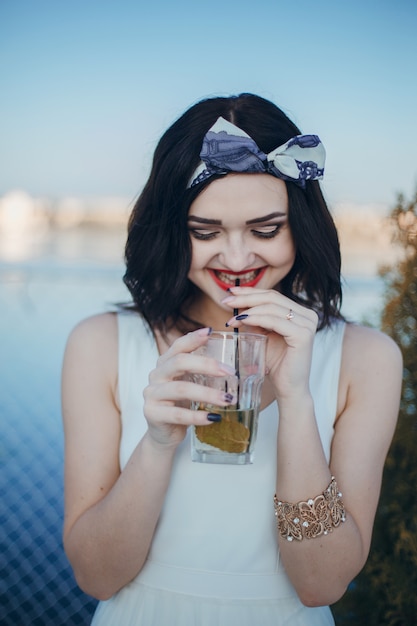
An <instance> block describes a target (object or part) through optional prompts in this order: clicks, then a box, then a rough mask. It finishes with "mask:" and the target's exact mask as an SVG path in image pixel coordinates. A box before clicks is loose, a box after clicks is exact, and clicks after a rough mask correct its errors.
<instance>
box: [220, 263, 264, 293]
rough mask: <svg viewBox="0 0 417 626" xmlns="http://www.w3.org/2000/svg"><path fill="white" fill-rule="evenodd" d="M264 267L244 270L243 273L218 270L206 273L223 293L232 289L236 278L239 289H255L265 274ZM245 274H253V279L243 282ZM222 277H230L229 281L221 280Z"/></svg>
mask: <svg viewBox="0 0 417 626" xmlns="http://www.w3.org/2000/svg"><path fill="white" fill-rule="evenodd" d="M266 269H267V268H266V266H265V267H261V268H254V269H251V270H246V271H245V272H232V271H229V270H227V271H226V270H220V269H209V270H208V271H209V272H210V274H211V277H212V278H213V280H214V282H215V283H216V284H217V285H218V286H219V287H220V288H221V289H223V290H224V291H227V290H228V289H229V287H233V286H234V285H235V281H236V278H239V280H240V286H241V287H255V285H257V284H258V283H259V281H260V280H261V278H262V277H263V275H264V274H265V272H266ZM247 274H254V276H253V278H250V279H249V280H247V281H245V278H244V276H245V275H247ZM222 276H227V277H230V279H229V280H226V279H225V278H222Z"/></svg>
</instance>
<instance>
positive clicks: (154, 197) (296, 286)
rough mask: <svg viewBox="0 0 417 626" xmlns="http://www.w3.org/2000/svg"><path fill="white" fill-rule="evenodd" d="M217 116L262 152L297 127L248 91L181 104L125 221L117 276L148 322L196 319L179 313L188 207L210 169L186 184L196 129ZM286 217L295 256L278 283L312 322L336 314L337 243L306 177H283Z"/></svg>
mask: <svg viewBox="0 0 417 626" xmlns="http://www.w3.org/2000/svg"><path fill="white" fill-rule="evenodd" d="M219 116H222V117H224V118H225V119H227V120H229V121H230V122H232V123H234V124H235V125H236V126H238V127H239V128H241V129H242V130H244V131H246V133H248V134H249V135H250V136H251V137H252V138H253V139H254V140H255V142H256V143H257V144H258V146H259V148H260V149H261V150H262V151H263V152H265V153H268V152H271V151H272V150H273V149H274V148H276V147H277V146H279V145H281V144H283V143H285V142H286V141H288V139H290V138H292V137H294V136H295V135H299V134H301V132H300V130H299V129H298V128H297V127H296V126H295V124H293V122H291V120H289V118H288V117H287V116H286V115H285V113H283V111H281V109H279V108H278V107H277V106H276V105H274V104H273V103H272V102H270V101H268V100H265V99H264V98H261V97H259V96H256V95H253V94H247V93H244V94H240V95H238V96H231V97H220V98H209V99H205V100H202V101H201V102H199V103H197V104H195V105H194V106H192V107H191V108H190V109H188V110H187V111H186V112H185V113H184V114H183V115H182V116H181V117H180V118H179V119H178V120H177V121H176V122H175V123H174V124H173V125H172V126H171V127H170V128H169V129H168V130H167V131H166V133H165V134H164V135H163V136H162V138H161V140H160V141H159V143H158V145H157V147H156V150H155V154H154V158H153V164H152V169H151V173H150V176H149V179H148V181H147V183H146V185H145V187H144V189H143V191H142V193H141V195H140V196H139V198H138V200H137V202H136V204H135V206H134V208H133V211H132V214H131V217H130V220H129V227H128V239H127V243H126V250H125V259H126V273H125V275H124V282H125V284H126V285H127V287H128V289H129V291H130V293H131V295H132V298H133V308H134V309H135V310H136V311H138V312H139V313H141V314H142V315H143V317H144V318H145V319H146V320H147V322H148V324H149V325H150V327H151V328H159V329H161V330H167V327H168V326H171V325H176V326H177V327H179V328H180V329H181V330H183V331H185V330H189V329H191V328H193V327H198V326H199V325H200V324H199V321H198V320H190V319H189V318H188V317H187V305H188V304H189V303H190V302H191V301H192V300H193V298H194V296H195V295H196V294H197V292H198V290H197V288H196V287H195V285H194V284H193V283H191V281H190V280H189V279H188V272H189V268H190V263H191V242H190V239H189V235H188V229H187V216H188V212H189V208H190V206H191V204H192V202H193V201H194V199H195V198H196V197H197V195H198V194H199V193H201V191H202V190H203V189H205V187H206V186H207V185H208V184H210V182H212V181H213V180H214V179H215V178H216V177H212V178H211V179H209V181H207V182H204V183H201V184H199V185H196V186H195V187H193V188H192V189H187V184H188V181H189V179H190V177H191V175H192V174H193V172H194V170H195V168H196V166H197V165H198V163H199V161H200V158H199V154H200V150H201V145H202V142H203V137H204V135H205V134H206V132H207V131H208V129H209V128H210V127H211V126H212V125H213V124H214V122H215V121H216V120H217V118H218V117H219ZM286 186H287V191H288V200H289V224H290V228H291V231H292V235H293V238H294V243H295V246H296V258H295V262H294V265H293V267H292V269H291V271H290V272H289V274H288V275H287V276H286V277H285V278H284V279H283V281H282V282H281V283H280V285H279V290H280V291H281V292H282V293H283V294H285V295H286V296H288V297H290V298H292V299H293V300H295V301H297V302H299V303H301V304H303V305H305V306H308V307H310V308H313V309H315V310H316V311H317V313H318V314H319V316H320V325H319V328H323V327H325V326H327V325H329V324H330V323H331V320H332V319H333V318H342V316H341V314H340V304H341V299H342V290H341V283H340V265H341V261H340V250H339V241H338V236H337V232H336V228H335V225H334V222H333V219H332V217H331V215H330V212H329V210H328V208H327V205H326V202H325V200H324V198H323V195H322V192H321V189H320V185H319V183H318V182H317V181H307V182H306V187H305V189H302V188H300V187H298V186H297V185H296V184H295V183H292V182H286Z"/></svg>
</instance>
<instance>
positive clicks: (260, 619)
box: [92, 313, 345, 626]
mask: <svg viewBox="0 0 417 626" xmlns="http://www.w3.org/2000/svg"><path fill="white" fill-rule="evenodd" d="M118 325H119V393H120V403H121V410H122V437H121V442H120V467H121V468H122V469H123V467H124V466H125V465H126V463H127V461H128V459H129V457H130V455H131V454H132V452H133V450H134V448H135V447H136V445H137V443H138V442H139V441H140V439H141V438H142V436H143V435H144V433H145V431H146V420H145V418H144V417H143V395H142V391H143V389H144V387H145V386H146V385H147V384H148V375H149V372H150V371H151V369H153V368H154V366H155V363H156V360H157V358H158V350H157V346H156V343H155V341H154V339H153V337H152V335H151V333H150V332H149V331H148V330H147V328H146V326H145V325H144V322H143V321H142V319H141V318H140V317H139V315H137V314H132V313H119V314H118ZM344 327H345V325H344V323H343V322H335V323H334V325H333V326H332V327H331V328H329V329H325V330H322V331H320V332H319V333H317V335H316V338H315V342H314V350H313V364H312V371H311V389H312V394H313V398H314V403H315V412H316V418H317V422H318V427H319V431H320V437H321V440H322V444H323V448H324V451H325V454H326V456H327V458H328V459H329V456H330V446H331V441H332V436H333V423H334V419H335V415H336V402H337V390H338V381H339V371H340V361H341V353H342V341H343V333H344ZM277 425H278V411H277V405H276V403H273V404H272V405H270V406H269V407H267V408H266V409H265V410H264V411H262V412H261V414H260V417H259V427H258V436H257V442H256V448H255V460H254V463H253V464H252V465H244V466H234V465H212V464H202V463H194V462H192V461H191V454H190V436H189V434H188V435H187V437H186V438H185V440H184V441H183V443H182V444H181V445H180V446H179V448H178V450H177V454H176V458H175V462H174V467H173V471H172V477H171V482H170V486H169V489H168V492H167V494H166V499H165V502H164V506H163V509H162V512H161V515H160V519H159V522H158V525H157V528H156V532H155V536H154V539H153V542H152V546H151V549H150V552H149V555H148V560H147V561H146V563H145V565H144V567H143V569H142V570H141V572H140V573H139V574H138V576H137V577H136V578H135V579H134V580H133V581H132V582H131V583H129V584H128V585H127V586H126V587H124V588H123V589H122V590H121V591H119V592H118V593H117V594H115V595H114V596H113V597H112V598H111V599H110V600H107V601H103V602H100V603H99V604H98V607H97V610H96V613H95V615H94V618H93V621H92V625H94V626H284V625H285V626H325V625H333V624H334V620H333V617H332V614H331V611H330V609H329V608H328V607H318V608H308V607H305V606H304V605H303V604H302V603H301V602H300V600H299V599H298V597H297V594H296V592H295V590H294V588H293V586H292V585H291V583H290V581H289V580H288V578H287V576H286V574H285V571H284V568H283V565H282V563H281V561H280V554H279V550H278V543H277V530H276V521H275V516H274V508H273V495H274V492H275V478H276V436H277ZM208 428H209V426H208Z"/></svg>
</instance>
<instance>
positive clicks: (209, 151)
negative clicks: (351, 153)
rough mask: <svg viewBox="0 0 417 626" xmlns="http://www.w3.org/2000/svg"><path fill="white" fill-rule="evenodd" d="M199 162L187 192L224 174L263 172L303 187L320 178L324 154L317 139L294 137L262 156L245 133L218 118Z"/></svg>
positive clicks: (204, 143)
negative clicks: (308, 182) (209, 179)
mask: <svg viewBox="0 0 417 626" xmlns="http://www.w3.org/2000/svg"><path fill="white" fill-rule="evenodd" d="M200 158H201V163H200V164H199V165H198V166H197V168H196V169H195V171H194V173H193V175H192V176H191V179H190V181H189V183H188V188H190V187H193V186H194V185H197V184H198V183H201V182H203V181H205V180H207V179H208V178H210V177H211V176H214V175H216V174H227V173H228V172H241V173H242V172H252V173H256V172H258V173H262V172H264V173H268V174H272V175H273V176H276V177H277V178H281V179H283V180H291V181H293V182H295V183H296V184H297V185H299V186H300V187H305V181H306V180H317V179H319V178H323V172H324V162H325V158H326V151H325V149H324V146H323V144H322V143H321V141H320V139H319V138H318V137H317V135H297V136H296V137H293V138H292V139H289V140H288V141H287V142H286V143H284V144H282V146H279V147H278V148H275V150H272V152H270V153H269V154H265V153H264V152H262V150H260V149H259V148H258V146H257V145H256V143H255V142H254V140H253V139H252V138H251V137H249V135H248V134H247V133H245V131H243V130H242V129H240V128H238V127H237V126H235V125H234V124H232V123H231V122H228V121H227V120H225V119H224V118H223V117H219V118H218V119H217V121H216V122H215V124H214V125H213V126H212V127H211V128H210V129H209V130H208V131H207V133H206V135H205V137H204V139H203V145H202V148H201V152H200Z"/></svg>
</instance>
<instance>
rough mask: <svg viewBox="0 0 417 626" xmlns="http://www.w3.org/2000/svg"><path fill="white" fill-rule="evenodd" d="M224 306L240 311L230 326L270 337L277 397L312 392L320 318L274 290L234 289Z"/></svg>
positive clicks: (270, 360)
mask: <svg viewBox="0 0 417 626" xmlns="http://www.w3.org/2000/svg"><path fill="white" fill-rule="evenodd" d="M230 291H231V293H232V295H231V296H228V297H226V298H224V299H223V300H222V303H223V304H226V305H227V306H230V307H231V308H237V309H239V317H240V316H241V315H247V317H246V318H245V319H244V320H236V317H232V318H231V319H230V320H229V321H228V322H227V323H228V325H229V326H232V327H234V328H239V327H243V328H245V330H246V328H247V329H248V331H252V332H261V333H263V334H266V335H267V336H268V345H267V363H266V365H267V368H268V370H269V372H268V375H269V378H270V380H271V382H272V384H273V386H274V388H275V390H276V393H277V397H278V398H280V397H291V396H293V395H295V394H300V393H305V392H308V393H309V378H310V367H311V356H312V350H313V341H314V336H315V334H316V331H317V324H318V316H317V313H316V312H315V311H312V310H311V309H308V308H306V307H303V306H301V305H300V304H297V303H296V302H293V301H292V300H290V299H289V298H287V297H286V296H284V295H282V294H281V293H279V292H277V291H275V290H273V289H268V290H266V289H257V288H254V287H231V288H230Z"/></svg>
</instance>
